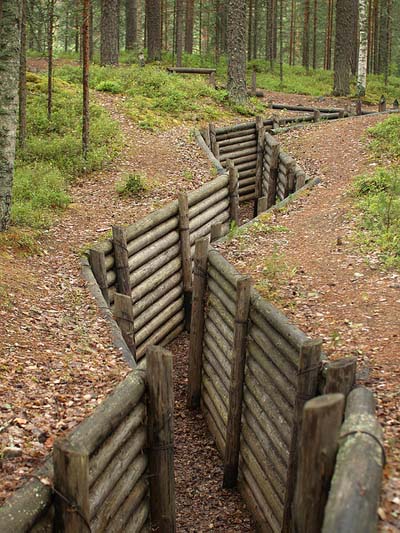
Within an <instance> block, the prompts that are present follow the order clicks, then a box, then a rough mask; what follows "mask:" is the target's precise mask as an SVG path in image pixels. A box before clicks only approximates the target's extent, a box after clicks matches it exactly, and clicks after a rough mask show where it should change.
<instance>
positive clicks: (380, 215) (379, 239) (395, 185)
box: [354, 116, 400, 269]
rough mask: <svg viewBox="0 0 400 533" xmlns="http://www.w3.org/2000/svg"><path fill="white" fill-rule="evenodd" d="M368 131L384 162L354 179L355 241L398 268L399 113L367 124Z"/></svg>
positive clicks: (373, 146) (376, 157) (372, 149)
mask: <svg viewBox="0 0 400 533" xmlns="http://www.w3.org/2000/svg"><path fill="white" fill-rule="evenodd" d="M368 133H369V135H370V149H371V151H372V153H373V155H374V158H375V159H376V160H378V161H381V162H382V163H385V164H386V166H385V168H383V167H377V168H376V170H375V171H374V172H373V173H372V174H368V175H362V176H358V177H357V178H356V180H355V184H354V193H355V197H356V206H357V209H358V224H357V229H358V231H357V233H356V241H357V244H358V245H361V247H362V248H363V249H364V250H365V251H366V253H367V254H368V253H375V254H378V257H379V260H380V262H381V263H382V264H383V265H384V266H386V267H394V268H396V269H399V268H400V140H399V139H400V117H398V116H392V117H390V118H388V119H387V120H385V121H384V122H382V123H380V124H377V125H376V126H374V127H373V128H370V130H369V132H368Z"/></svg>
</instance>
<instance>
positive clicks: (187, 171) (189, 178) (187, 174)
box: [183, 170, 194, 181]
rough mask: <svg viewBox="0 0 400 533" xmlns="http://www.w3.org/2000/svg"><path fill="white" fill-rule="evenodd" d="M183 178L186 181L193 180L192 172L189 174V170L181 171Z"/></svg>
mask: <svg viewBox="0 0 400 533" xmlns="http://www.w3.org/2000/svg"><path fill="white" fill-rule="evenodd" d="M183 177H184V178H185V180H187V181H193V179H194V175H193V172H191V171H190V170H184V171H183Z"/></svg>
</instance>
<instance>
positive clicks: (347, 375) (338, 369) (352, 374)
mask: <svg viewBox="0 0 400 533" xmlns="http://www.w3.org/2000/svg"><path fill="white" fill-rule="evenodd" d="M356 369H357V359H356V358H355V357H347V358H343V359H338V360H336V361H330V362H329V363H328V367H327V370H326V378H325V387H324V394H329V393H332V392H340V393H342V394H344V396H345V397H346V396H347V395H348V394H349V392H350V391H351V389H352V388H353V387H354V383H355V380H356Z"/></svg>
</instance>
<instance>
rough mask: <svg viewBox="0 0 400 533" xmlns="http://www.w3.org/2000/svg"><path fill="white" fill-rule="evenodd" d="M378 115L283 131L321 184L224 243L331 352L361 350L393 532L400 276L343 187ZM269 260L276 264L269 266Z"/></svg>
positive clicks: (397, 525) (399, 427)
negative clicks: (358, 223) (358, 230)
mask: <svg viewBox="0 0 400 533" xmlns="http://www.w3.org/2000/svg"><path fill="white" fill-rule="evenodd" d="M380 120H382V117H368V118H367V117H365V118H361V119H353V120H351V119H350V120H345V121H340V122H332V123H327V124H323V125H320V126H317V127H316V126H312V127H308V128H306V129H302V130H301V131H292V132H290V133H288V134H285V135H284V136H282V137H281V139H280V140H281V142H282V144H283V146H284V148H285V149H286V150H287V151H288V152H289V153H291V155H293V156H294V158H295V159H296V160H297V161H298V162H299V164H300V165H301V166H303V168H305V169H306V171H307V172H308V174H309V175H311V176H313V177H314V176H319V177H320V178H321V179H322V184H321V185H319V186H317V187H316V188H314V189H313V190H312V191H311V192H310V194H309V195H306V196H303V197H302V198H300V199H299V200H297V201H295V202H293V203H292V204H290V206H289V208H288V209H286V210H284V211H282V212H281V213H279V214H276V215H275V216H274V217H273V224H274V227H275V228H276V229H275V231H270V232H268V233H266V232H265V231H264V232H258V233H256V234H253V235H251V234H249V235H247V236H246V237H242V239H240V237H238V238H236V239H234V240H233V241H231V242H230V243H228V244H227V245H224V246H223V247H222V248H223V250H224V253H225V255H227V256H228V257H229V259H230V260H231V261H232V262H234V263H235V264H236V265H237V267H238V268H239V269H240V270H242V271H243V272H247V273H251V274H252V275H253V277H254V279H255V282H256V283H260V285H259V287H260V290H261V292H263V290H264V291H265V292H266V293H267V294H270V293H269V291H270V290H271V288H270V287H266V286H265V285H264V286H263V283H262V280H263V279H265V276H264V274H265V271H266V270H265V269H267V270H268V271H269V272H270V274H271V273H272V284H273V285H274V286H275V288H277V291H276V292H277V293H276V294H275V300H276V301H277V303H278V305H279V306H280V307H282V308H283V309H284V311H285V313H286V314H287V315H289V316H291V319H292V320H293V321H294V322H295V323H296V324H297V325H298V326H299V327H300V328H301V329H302V330H303V331H305V332H307V333H308V334H309V335H310V336H312V337H316V336H320V337H322V338H323V341H324V350H325V352H326V353H327V354H328V356H329V357H332V358H339V357H345V356H350V355H353V356H357V359H358V370H359V379H360V380H361V381H362V382H363V383H364V384H365V385H366V386H368V387H369V388H371V389H372V390H373V391H374V393H375V394H376V397H377V400H378V413H379V417H380V419H381V422H382V424H383V425H384V428H385V444H386V449H387V455H388V465H387V467H386V469H385V494H384V500H383V503H382V509H381V510H380V515H381V518H383V519H384V520H383V521H382V523H381V525H382V530H383V531H387V532H389V531H390V532H395V531H400V520H399V519H400V516H399V513H398V510H399V503H400V499H399V498H400V445H399V443H400V420H399V408H400V391H399V378H400V337H399V331H400V275H399V274H397V273H395V272H390V271H389V272H384V271H382V270H381V269H380V268H379V266H378V262H377V258H376V256H374V254H371V255H369V257H368V258H367V257H365V256H364V255H363V254H362V253H361V252H360V250H359V249H358V248H357V246H356V244H355V243H354V241H353V237H354V233H355V228H354V217H353V216H351V211H352V207H351V197H350V194H349V189H350V184H351V182H352V180H353V178H354V176H356V175H358V174H360V173H362V172H368V171H369V170H371V169H372V168H373V165H374V163H372V162H371V161H370V160H369V158H368V154H367V152H366V148H365V144H364V143H363V140H362V139H363V135H364V134H365V131H366V128H367V127H368V126H371V125H372V124H375V123H376V122H378V121H380ZM272 257H275V260H274V261H275V266H274V263H273V260H271V258H272ZM367 259H368V260H367ZM274 268H278V269H280V271H279V272H276V273H275V274H274V271H273V269H274ZM263 273H264V274H263ZM280 277H281V278H282V279H280ZM265 292H264V293H265Z"/></svg>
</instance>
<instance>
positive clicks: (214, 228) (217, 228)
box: [211, 222, 222, 242]
mask: <svg viewBox="0 0 400 533" xmlns="http://www.w3.org/2000/svg"><path fill="white" fill-rule="evenodd" d="M221 237H222V222H217V223H216V224H212V225H211V242H214V241H216V240H218V239H220V238H221Z"/></svg>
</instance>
